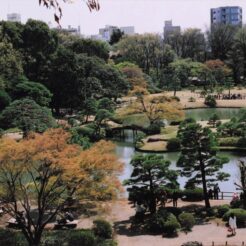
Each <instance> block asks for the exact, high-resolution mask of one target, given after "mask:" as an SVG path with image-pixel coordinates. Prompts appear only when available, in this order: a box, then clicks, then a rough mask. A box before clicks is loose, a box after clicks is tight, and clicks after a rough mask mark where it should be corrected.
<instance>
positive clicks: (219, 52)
mask: <svg viewBox="0 0 246 246" xmlns="http://www.w3.org/2000/svg"><path fill="white" fill-rule="evenodd" d="M236 31H237V28H236V27H235V26H232V25H225V24H216V25H213V26H212V27H211V31H208V32H207V36H208V42H209V46H210V48H211V53H212V57H213V59H220V60H222V61H223V60H225V59H226V58H227V54H228V52H229V51H230V50H231V48H232V46H233V40H234V37H235V33H236Z"/></svg>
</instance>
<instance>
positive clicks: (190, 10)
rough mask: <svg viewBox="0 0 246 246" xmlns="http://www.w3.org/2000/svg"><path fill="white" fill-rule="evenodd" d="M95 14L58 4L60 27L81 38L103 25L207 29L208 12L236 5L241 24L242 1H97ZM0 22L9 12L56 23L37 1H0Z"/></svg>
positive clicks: (79, 4) (79, 3) (77, 3)
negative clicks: (76, 29)
mask: <svg viewBox="0 0 246 246" xmlns="http://www.w3.org/2000/svg"><path fill="white" fill-rule="evenodd" d="M100 5H101V9H100V11H99V12H92V13H90V11H89V10H88V8H87V6H86V5H85V3H84V1H82V0H77V1H74V3H72V4H62V9H63V17H62V20H61V25H62V27H63V28H66V27H67V26H68V25H71V26H75V27H77V26H79V25H80V26H81V33H82V34H85V35H93V34H98V31H99V28H101V27H103V26H105V25H114V26H134V27H135V31H136V33H147V32H153V33H160V34H161V33H162V32H163V26H164V21H165V20H172V22H173V25H175V26H176V25H177V26H181V28H182V30H184V29H186V28H189V27H190V28H200V29H202V30H203V31H205V30H206V29H208V28H209V27H210V9H211V8H216V7H220V6H240V7H242V9H243V23H244V24H245V13H244V10H246V1H244V0H124V1H123V0H100ZM0 7H1V8H0V19H3V20H6V19H7V14H9V13H20V14H21V19H22V22H26V20H27V19H29V18H32V19H39V20H43V21H45V22H46V23H48V22H51V23H52V27H56V26H57V24H56V23H55V21H54V19H53V14H54V12H53V10H47V9H46V8H44V7H42V6H39V5H38V0H8V2H6V1H5V0H0Z"/></svg>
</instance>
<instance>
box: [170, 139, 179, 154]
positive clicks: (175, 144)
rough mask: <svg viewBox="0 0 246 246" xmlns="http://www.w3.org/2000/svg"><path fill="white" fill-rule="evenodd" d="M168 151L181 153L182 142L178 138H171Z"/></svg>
mask: <svg viewBox="0 0 246 246" xmlns="http://www.w3.org/2000/svg"><path fill="white" fill-rule="evenodd" d="M167 150H168V151H179V150H180V140H179V139H178V138H171V139H169V140H168V141H167Z"/></svg>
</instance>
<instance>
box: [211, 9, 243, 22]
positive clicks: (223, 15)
mask: <svg viewBox="0 0 246 246" xmlns="http://www.w3.org/2000/svg"><path fill="white" fill-rule="evenodd" d="M210 17H211V26H212V25H216V24H230V25H234V26H242V8H241V7H238V6H226V7H219V8H213V9H211V10H210Z"/></svg>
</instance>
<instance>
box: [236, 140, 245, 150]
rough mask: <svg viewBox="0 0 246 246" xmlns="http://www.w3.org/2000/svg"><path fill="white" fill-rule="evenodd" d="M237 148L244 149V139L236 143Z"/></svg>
mask: <svg viewBox="0 0 246 246" xmlns="http://www.w3.org/2000/svg"><path fill="white" fill-rule="evenodd" d="M237 147H240V148H245V147H246V138H240V139H239V140H238V142H237Z"/></svg>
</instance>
